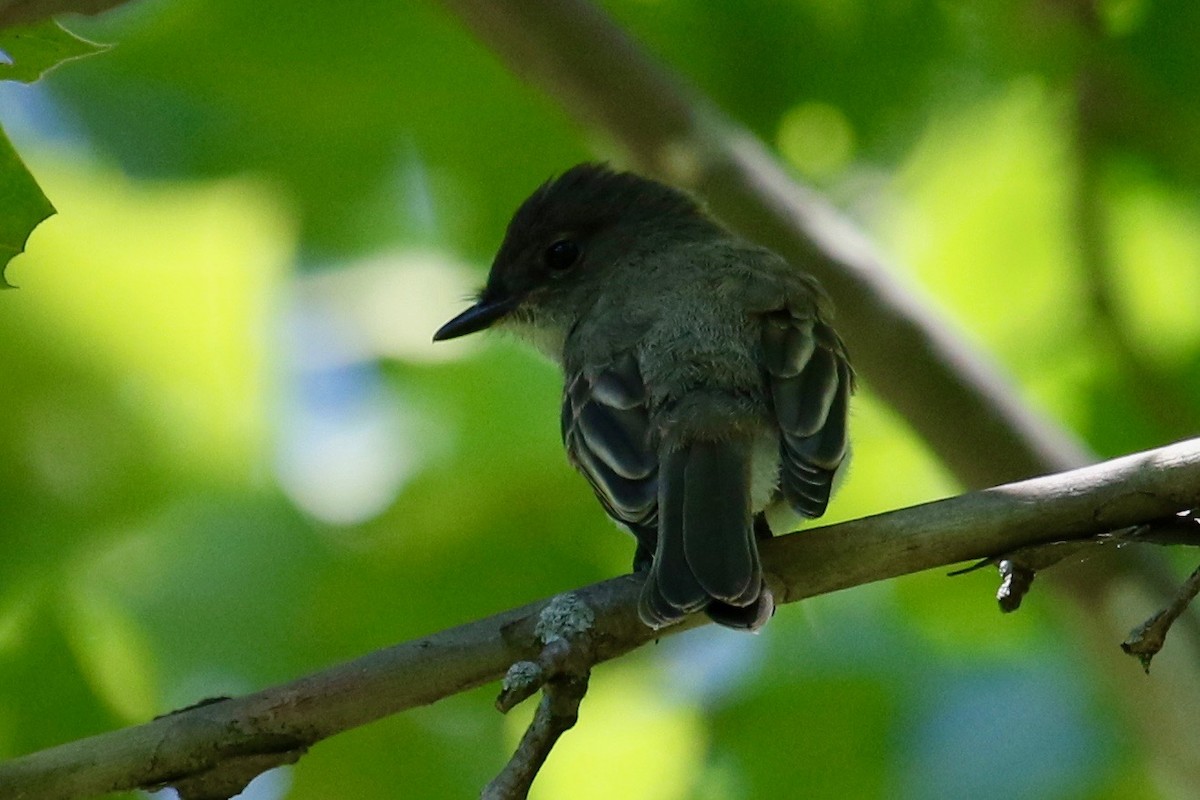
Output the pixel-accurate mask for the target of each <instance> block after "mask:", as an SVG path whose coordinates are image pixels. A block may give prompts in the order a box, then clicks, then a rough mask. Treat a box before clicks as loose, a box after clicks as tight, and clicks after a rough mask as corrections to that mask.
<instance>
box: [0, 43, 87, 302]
mask: <svg viewBox="0 0 1200 800" xmlns="http://www.w3.org/2000/svg"><path fill="white" fill-rule="evenodd" d="M103 49H104V48H103V47H101V46H99V45H96V44H93V43H92V42H89V41H86V40H84V39H80V38H79V37H78V36H75V35H73V34H71V33H68V32H67V31H65V30H63V29H62V28H61V27H59V25H58V23H56V22H53V21H47V22H42V23H39V24H37V25H29V26H25V27H20V28H5V29H0V81H20V82H22V83H32V82H33V81H36V80H37V79H38V78H40V77H42V76H43V75H45V74H46V73H47V72H49V71H50V70H51V69H53V68H54V67H56V66H58V65H59V64H61V63H63V62H64V61H70V60H71V59H75V58H82V57H83V56H87V55H91V54H92V53H96V52H99V51H101V50H103ZM53 213H54V206H52V205H51V204H50V201H49V200H47V199H46V196H45V195H44V194H42V190H41V189H40V188H38V185H37V182H36V181H35V180H34V179H33V176H32V175H30V174H29V171H28V170H26V169H25V165H24V164H23V163H21V159H20V157H19V156H18V155H17V153H16V151H15V150H13V147H12V144H11V143H10V142H9V141H8V137H7V136H5V134H4V131H3V130H2V129H0V288H10V286H11V285H10V284H9V283H8V281H7V280H6V279H5V277H4V271H5V267H6V266H7V265H8V262H9V261H11V260H12V259H13V257H14V256H16V255H17V254H18V253H20V252H21V251H22V250H24V249H25V242H26V240H27V239H28V238H29V234H30V232H31V231H32V230H33V229H34V228H36V227H37V225H38V223H39V222H41V221H42V220H44V219H46V218H47V217H49V216H50V215H51V214H53Z"/></svg>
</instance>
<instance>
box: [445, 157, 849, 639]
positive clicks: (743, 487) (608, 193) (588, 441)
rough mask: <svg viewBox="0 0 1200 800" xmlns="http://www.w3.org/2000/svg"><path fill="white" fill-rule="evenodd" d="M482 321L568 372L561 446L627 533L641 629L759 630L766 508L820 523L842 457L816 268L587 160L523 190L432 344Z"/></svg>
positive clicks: (842, 365)
mask: <svg viewBox="0 0 1200 800" xmlns="http://www.w3.org/2000/svg"><path fill="white" fill-rule="evenodd" d="M486 328H497V329H500V330H504V331H509V332H511V333H512V334H515V335H516V337H517V338H519V339H522V340H524V341H526V342H528V343H529V344H531V345H532V346H533V347H535V348H536V349H537V350H539V351H541V352H542V353H543V354H544V355H546V356H548V357H549V358H550V360H552V361H554V362H555V363H556V364H558V365H559V366H560V367H561V369H562V371H563V376H564V381H563V394H562V414H561V421H560V425H561V432H562V440H563V446H564V448H565V450H566V454H567V458H568V460H569V462H570V463H571V464H572V465H573V466H574V468H575V469H576V470H578V471H579V472H580V473H581V474H582V475H583V477H584V478H585V479H586V480H587V482H588V483H589V484H590V485H591V488H592V489H593V491H594V493H595V495H596V498H597V499H598V500H599V502H600V504H601V506H602V507H603V508H604V510H605V512H607V514H608V516H610V517H611V518H612V519H613V520H615V521H616V522H617V523H618V524H619V525H621V526H622V527H624V528H625V529H626V530H628V531H629V532H630V533H632V534H633V536H634V538H635V539H636V542H637V546H636V549H635V554H634V560H633V569H634V571H635V572H637V573H644V574H645V581H644V583H643V585H642V588H641V593H640V596H639V601H638V615H639V617H640V618H641V620H642V622H644V623H645V624H646V625H648V626H650V627H651V628H654V629H659V628H663V627H666V626H668V625H671V624H673V623H675V622H676V621H678V620H680V619H682V618H683V617H685V616H687V615H689V614H692V613H696V612H700V611H703V612H705V613H706V614H707V615H708V616H709V617H710V618H711V619H712V620H714V621H715V622H717V623H719V624H722V625H724V626H726V627H730V628H735V629H744V630H757V629H758V628H760V627H761V626H762V625H763V624H765V623H766V621H767V620H768V619H769V618H770V617H771V616H772V615H773V614H774V611H775V603H774V597H773V595H772V593H771V590H770V588H769V586H768V585H767V583H766V582H765V580H764V578H763V570H762V564H761V559H760V556H759V548H758V542H759V540H760V539H763V538H767V537H770V536H771V535H772V526H771V522H768V519H770V520H771V521H772V522H775V525H776V526H778V525H779V524H780V523H779V522H777V521H776V520H778V519H780V518H786V519H789V520H797V521H798V520H799V519H814V518H816V517H820V516H821V515H822V514H824V513H825V510H826V508H827V505H828V503H829V499H830V495H831V493H832V491H833V488H834V485H835V482H836V481H838V480H840V478H841V476H842V474H843V473H844V469H845V466H846V464H847V462H848V450H849V440H848V434H847V427H848V414H849V400H850V396H851V395H852V393H853V392H854V389H855V373H854V370H853V369H852V367H851V365H850V361H849V358H848V356H847V352H846V347H845V345H844V343H843V342H842V340H841V338H840V337H839V336H838V334H837V333H836V332H835V330H834V328H833V307H832V303H831V301H830V299H829V297H828V296H827V295H826V293H825V292H824V291H823V289H822V288H821V286H820V284H819V283H818V282H817V280H816V279H815V278H814V277H812V276H811V275H809V274H808V273H807V272H805V271H803V270H801V269H799V268H797V267H796V266H795V265H793V264H791V263H789V262H788V261H787V260H786V259H784V258H783V257H781V256H780V255H778V254H776V253H775V252H773V251H771V250H769V249H767V248H765V247H762V246H759V245H757V244H754V243H752V242H750V241H748V240H747V239H745V238H743V237H741V236H739V235H737V234H735V233H734V232H732V231H731V230H729V229H728V228H727V227H725V226H724V225H723V224H722V223H720V222H719V221H718V220H717V219H716V218H715V217H714V216H712V215H711V214H710V213H709V212H708V211H707V210H706V209H705V208H704V206H703V205H702V204H701V202H700V201H698V200H697V199H696V198H694V197H693V196H692V195H690V194H688V193H687V192H685V191H683V190H680V189H677V188H674V187H672V186H669V185H667V184H665V183H661V182H659V181H656V180H653V179H650V178H647V177H643V176H641V175H638V174H636V173H633V172H627V171H621V170H617V169H614V168H612V167H609V166H608V165H606V164H598V163H590V162H589V163H583V164H579V165H576V166H574V167H572V168H570V169H568V170H566V171H565V172H563V173H561V174H560V175H558V176H557V177H554V178H551V179H550V180H548V181H546V182H545V183H544V184H542V185H541V186H540V187H539V188H537V189H536V190H535V191H534V192H533V193H532V194H531V195H530V196H529V197H528V198H527V199H526V200H525V201H524V202H523V203H521V205H520V206H519V207H518V209H517V211H516V212H515V214H514V215H513V217H512V219H511V221H510V222H509V224H508V227H507V230H506V232H505V235H504V238H503V241H502V243H501V245H500V248H499V250H498V251H497V253H496V256H495V258H494V260H493V263H492V265H491V269H490V271H489V273H488V277H487V281H486V284H485V285H484V286H483V288H482V289H481V290H480V291H479V292H478V294H477V295H476V296H475V303H474V304H473V305H472V306H471V307H469V308H468V309H466V310H465V311H463V312H462V313H460V314H459V315H457V316H456V317H454V318H453V319H451V320H450V321H449V322H447V323H446V324H445V325H443V326H442V327H441V328H440V329H439V330H438V331H437V332H436V333H435V334H434V340H435V341H442V340H446V339H452V338H456V337H459V336H464V335H467V334H470V333H475V332H477V331H481V330H484V329H486ZM785 524H786V523H785Z"/></svg>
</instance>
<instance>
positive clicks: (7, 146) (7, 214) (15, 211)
mask: <svg viewBox="0 0 1200 800" xmlns="http://www.w3.org/2000/svg"><path fill="white" fill-rule="evenodd" d="M0 208H3V209H4V211H3V213H0V288H10V287H11V284H9V283H8V281H7V280H6V279H5V277H4V268H5V267H6V266H7V265H8V262H9V261H11V260H12V259H13V257H14V256H16V255H17V254H18V253H20V252H21V251H22V250H24V249H25V241H26V240H27V239H28V238H29V233H30V232H31V231H32V230H33V229H34V228H36V227H37V224H38V223H39V222H41V221H42V220H44V219H46V218H47V217H49V216H50V215H51V214H53V213H54V206H52V205H50V201H49V200H47V199H46V195H44V194H42V190H41V189H39V188H38V185H37V181H35V180H34V179H33V176H32V175H30V174H29V171H28V170H26V169H25V165H24V164H22V163H21V159H20V157H19V156H18V155H17V152H16V151H15V150H13V147H12V144H11V143H10V142H9V141H8V137H7V136H5V135H4V131H3V130H0Z"/></svg>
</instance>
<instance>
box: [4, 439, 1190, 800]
mask: <svg viewBox="0 0 1200 800" xmlns="http://www.w3.org/2000/svg"><path fill="white" fill-rule="evenodd" d="M1196 506H1200V439H1191V440H1188V441H1185V442H1181V443H1179V444H1175V445H1171V446H1169V447H1164V448H1160V449H1157V450H1151V451H1147V452H1144V453H1138V454H1136V455H1131V456H1126V457H1124V458H1119V459H1115V460H1113V461H1108V462H1104V463H1102V464H1097V465H1094V466H1091V467H1085V468H1083V469H1078V470H1074V471H1071V472H1066V473H1063V474H1059V475H1053V476H1049V477H1043V478H1036V479H1033V480H1028V481H1023V482H1021V483H1014V484H1009V485H1007V486H1000V487H997V488H994V489H988V490H985V491H979V492H972V493H970V494H965V495H961V496H959V497H954V498H950V499H947V500H941V501H937V502H934V503H926V504H924V505H920V506H914V507H912V508H907V509H902V510H900V511H892V512H889V513H887V514H880V515H878V516H874V517H867V518H864V519H858V520H853V521H850V522H843V523H840V524H837V525H829V526H826V527H822V528H816V529H813V530H810V531H805V532H802V533H795V534H790V535H787V536H781V537H779V538H776V539H773V540H771V541H768V542H764V546H763V562H764V567H765V569H766V571H767V574H768V577H769V580H770V582H771V588H772V590H773V591H774V593H775V596H776V598H777V599H778V600H779V601H780V602H782V603H790V602H795V601H797V600H801V599H803V598H806V597H811V596H814V595H818V594H824V593H827V592H833V591H837V590H839V589H845V588H849V587H852V586H858V585H861V584H865V583H870V582H873V581H879V580H885V579H887V578H892V577H896V576H899V575H905V574H908V573H912V572H917V571H920V570H925V569H932V568H935V567H942V566H946V565H949V564H956V563H959V562H962V561H968V560H972V559H979V558H988V557H992V556H995V555H996V554H1000V553H1007V552H1012V551H1014V550H1016V549H1018V548H1021V547H1024V546H1028V545H1034V544H1039V543H1043V542H1048V541H1058V540H1071V539H1088V538H1092V537H1097V536H1101V535H1103V534H1104V533H1105V532H1107V531H1111V530H1115V529H1120V528H1126V527H1130V526H1135V525H1141V524H1144V523H1149V522H1153V521H1155V520H1160V519H1163V518H1165V517H1168V516H1170V515H1172V514H1175V513H1177V512H1180V511H1183V510H1186V509H1191V508H1194V507H1196ZM1197 544H1200V542H1197ZM640 583H641V581H640V579H639V578H637V577H636V576H629V575H626V576H623V577H620V578H614V579H612V580H608V581H604V582H602V583H597V584H593V585H592V586H587V587H584V588H582V589H579V590H577V591H575V592H572V593H571V594H572V595H573V597H574V600H576V601H578V602H579V603H582V604H583V605H584V606H585V607H586V608H587V609H588V610H589V611H590V612H591V614H593V615H594V625H593V627H592V628H591V630H590V633H589V647H590V648H591V653H592V658H594V661H595V662H596V663H599V662H601V661H606V660H608V659H611V658H615V657H617V656H620V655H622V654H624V653H626V652H628V651H630V650H632V649H634V648H636V647H639V646H641V645H643V644H646V643H647V642H649V641H651V640H653V639H656V638H660V637H662V636H667V635H672V634H675V633H678V632H679V631H682V630H687V629H689V628H692V627H695V626H697V625H701V624H704V622H705V621H706V620H705V619H704V618H703V617H702V616H699V615H696V616H693V617H690V618H688V619H686V620H684V621H683V622H682V623H681V624H680V625H677V626H675V627H673V628H670V629H667V630H663V631H658V632H655V631H652V630H650V629H649V628H646V627H645V626H644V625H642V624H641V623H640V622H639V621H638V618H637V611H636V608H637V595H638V590H639V587H640ZM549 602H550V601H541V602H537V603H532V604H530V605H527V606H524V607H521V608H517V609H513V610H511V611H506V612H503V613H501V614H497V615H495V616H493V617H489V618H487V619H482V620H478V621H475V622H471V623H467V624H466V625H461V626H459V627H457V628H451V629H449V630H445V631H441V632H439V633H435V634H431V635H430V636H427V637H425V638H423V639H418V640H415V641H410V642H405V643H403V644H399V645H395V646H394V647H389V648H386V649H383V650H379V651H377V652H374V653H371V654H369V655H366V656H363V657H361V658H358V659H355V660H353V661H349V662H347V663H345V664H341V665H338V666H335V667H331V668H329V669H326V670H323V671H321V672H317V673H314V674H312V675H309V676H307V677H304V678H300V679H298V680H296V681H293V682H291V683H288V684H284V685H281V686H275V687H272V688H269V689H264V690H262V691H260V692H257V693H255V694H251V695H247V696H244V697H238V698H232V699H223V700H218V701H215V702H210V703H204V704H201V705H197V706H195V707H192V708H188V709H185V710H183V711H180V712H177V713H174V714H169V715H167V716H165V717H160V718H159V719H156V720H154V721H152V722H148V723H146V724H144V725H139V726H136V727H132V728H125V729H123V730H118V731H112V732H110V733H105V734H101V735H99V736H93V737H90V738H87V739H81V740H79V741H76V742H71V743H69V744H64V745H60V746H58V747H54V748H51V749H49V750H44V751H41V752H38V753H34V754H31V755H27V756H23V757H20V758H16V759H13V760H11V761H8V762H5V763H0V796H2V797H3V798H4V800H21V799H24V798H37V800H67V799H68V798H83V797H90V796H93V795H96V794H101V793H103V792H110V791H116V790H120V789H132V788H135V787H154V786H161V785H164V784H179V783H181V782H182V783H184V784H185V785H189V784H190V785H192V786H204V787H212V786H222V787H227V788H226V789H225V791H227V792H229V793H230V794H232V793H233V792H234V791H235V789H230V788H228V787H233V786H234V785H235V784H237V783H239V782H245V781H248V780H249V779H250V777H253V775H251V774H249V773H251V772H253V771H255V770H260V771H261V770H265V769H268V768H270V767H272V766H276V765H278V764H282V763H290V762H292V761H295V760H296V759H297V758H299V757H300V755H301V754H302V753H303V751H304V750H305V749H306V748H307V747H309V746H311V745H312V744H314V743H316V742H319V741H320V740H322V739H324V738H327V737H329V736H332V735H334V734H336V733H338V732H340V731H343V730H346V729H348V728H352V727H356V726H358V725H364V724H366V723H368V722H372V721H374V720H377V719H380V718H381V717H384V716H387V715H390V714H395V713H397V712H399V711H403V710H405V709H408V708H412V707H414V706H419V705H426V704H429V703H432V702H434V701H436V700H439V699H441V698H443V697H448V696H450V695H453V694H455V693H458V692H462V691H466V690H467V689H471V688H474V687H476V686H480V685H482V684H484V683H487V682H489V681H493V680H496V679H498V678H500V677H501V676H502V675H504V674H505V671H506V670H508V668H509V667H510V665H512V664H514V663H516V662H518V661H535V662H536V661H537V660H538V659H539V657H540V656H541V654H542V652H543V648H544V645H545V641H544V635H545V634H544V631H540V630H539V629H538V628H537V625H538V621H539V614H541V612H542V611H544V610H545V609H546V607H547V606H548V605H549ZM206 791H208V793H207V794H205V793H203V792H201V791H197V793H196V794H195V796H205V797H209V796H212V797H216V796H221V795H220V794H219V793H213V792H212V791H211V790H206Z"/></svg>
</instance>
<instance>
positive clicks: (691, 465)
mask: <svg viewBox="0 0 1200 800" xmlns="http://www.w3.org/2000/svg"><path fill="white" fill-rule="evenodd" d="M750 458H751V447H750V444H749V443H748V442H691V443H688V444H686V445H683V446H682V447H677V448H675V449H671V450H665V451H664V452H663V454H662V458H661V461H660V465H659V498H658V510H659V527H658V543H657V549H656V551H655V554H654V564H653V566H652V568H651V570H650V575H649V576H648V578H647V581H646V585H645V587H644V589H643V590H642V600H641V605H640V613H641V616H642V619H643V620H644V621H645V622H646V623H647V624H650V625H652V626H655V627H661V626H662V625H665V624H669V623H670V622H673V621H674V620H676V619H678V618H680V617H682V616H684V615H686V614H689V613H691V612H693V611H698V610H700V609H701V608H706V609H710V610H711V611H712V612H713V613H712V614H710V616H712V617H713V619H714V620H716V621H717V622H720V623H722V624H724V625H730V626H732V627H739V628H743V627H744V628H755V627H758V626H759V625H761V624H762V622H765V620H766V618H768V617H769V616H770V613H771V609H772V608H773V603H772V602H771V600H770V595H769V592H765V591H764V587H763V581H762V566H761V564H760V562H759V557H758V546H757V543H756V540H755V535H754V523H753V519H752V515H751V509H750ZM764 598H766V599H765V601H764Z"/></svg>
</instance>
